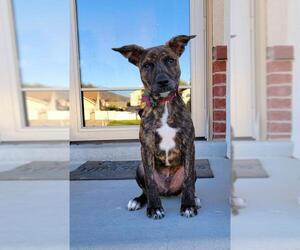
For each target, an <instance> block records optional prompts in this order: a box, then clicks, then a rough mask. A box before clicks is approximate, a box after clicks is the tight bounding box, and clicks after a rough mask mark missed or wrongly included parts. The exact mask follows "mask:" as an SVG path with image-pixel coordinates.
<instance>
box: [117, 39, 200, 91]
mask: <svg viewBox="0 0 300 250" xmlns="http://www.w3.org/2000/svg"><path fill="white" fill-rule="evenodd" d="M194 37H195V36H185V35H180V36H176V37H173V38H172V39H171V40H169V41H168V42H167V43H166V44H165V45H161V46H157V47H153V48H149V49H144V48H143V47H140V46H138V45H135V44H132V45H126V46H123V47H121V48H113V50H115V51H118V52H120V53H121V54H122V55H123V56H125V57H126V58H128V61H129V62H131V63H133V64H134V65H136V66H137V67H138V68H139V70H140V75H141V79H142V82H143V84H144V87H145V89H146V90H147V91H148V92H149V93H151V95H153V96H166V95H168V94H169V93H170V92H172V91H175V90H176V89H177V88H178V83H179V78H180V73H181V72H180V66H179V62H178V59H179V57H180V56H181V55H182V53H183V52H184V49H185V46H186V45H187V44H188V42H189V40H191V39H192V38H194Z"/></svg>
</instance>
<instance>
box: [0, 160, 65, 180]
mask: <svg viewBox="0 0 300 250" xmlns="http://www.w3.org/2000/svg"><path fill="white" fill-rule="evenodd" d="M69 165H70V163H69V162H65V161H61V162H59V161H32V162H29V163H27V164H24V165H21V166H19V167H16V168H14V169H11V170H7V171H2V172H0V181H26V180H27V181H35V180H36V181H38V180H69Z"/></svg>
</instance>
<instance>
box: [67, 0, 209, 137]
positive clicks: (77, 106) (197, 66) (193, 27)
mask: <svg viewBox="0 0 300 250" xmlns="http://www.w3.org/2000/svg"><path fill="white" fill-rule="evenodd" d="M204 1H205V0H200V1H199V0H190V32H191V34H196V35H197V38H196V39H193V40H191V82H192V87H191V88H192V91H191V99H192V101H191V108H192V118H193V121H194V126H195V133H196V136H197V137H202V136H205V137H207V130H208V129H207V127H208V119H207V114H206V110H207V105H206V103H207V100H206V95H205V93H206V84H205V83H206V73H205V72H206V56H205V55H206V50H205V47H206V21H205V18H206V13H205V8H204ZM199 10H203V12H201V11H199ZM77 38H78V31H77V16H76V0H71V68H70V103H71V110H70V119H71V120H70V124H71V126H70V140H71V141H81V140H122V139H137V138H138V133H139V126H118V127H103V128H84V127H83V124H82V117H83V115H82V114H83V110H82V105H81V89H80V86H81V82H80V66H79V65H80V64H79V48H78V39H77ZM95 90H97V89H95ZM195 110H196V111H197V112H196V111H195Z"/></svg>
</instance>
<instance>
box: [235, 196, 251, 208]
mask: <svg viewBox="0 0 300 250" xmlns="http://www.w3.org/2000/svg"><path fill="white" fill-rule="evenodd" d="M232 201H233V204H234V205H235V206H236V207H238V208H244V207H246V206H247V203H246V201H245V200H244V199H242V198H240V197H233V198H232Z"/></svg>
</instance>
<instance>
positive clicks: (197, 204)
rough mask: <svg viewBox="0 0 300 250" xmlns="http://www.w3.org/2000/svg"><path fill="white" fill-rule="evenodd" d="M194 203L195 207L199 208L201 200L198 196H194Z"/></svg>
mask: <svg viewBox="0 0 300 250" xmlns="http://www.w3.org/2000/svg"><path fill="white" fill-rule="evenodd" d="M195 203H196V207H197V208H201V200H200V199H199V198H198V197H196V198H195Z"/></svg>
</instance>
